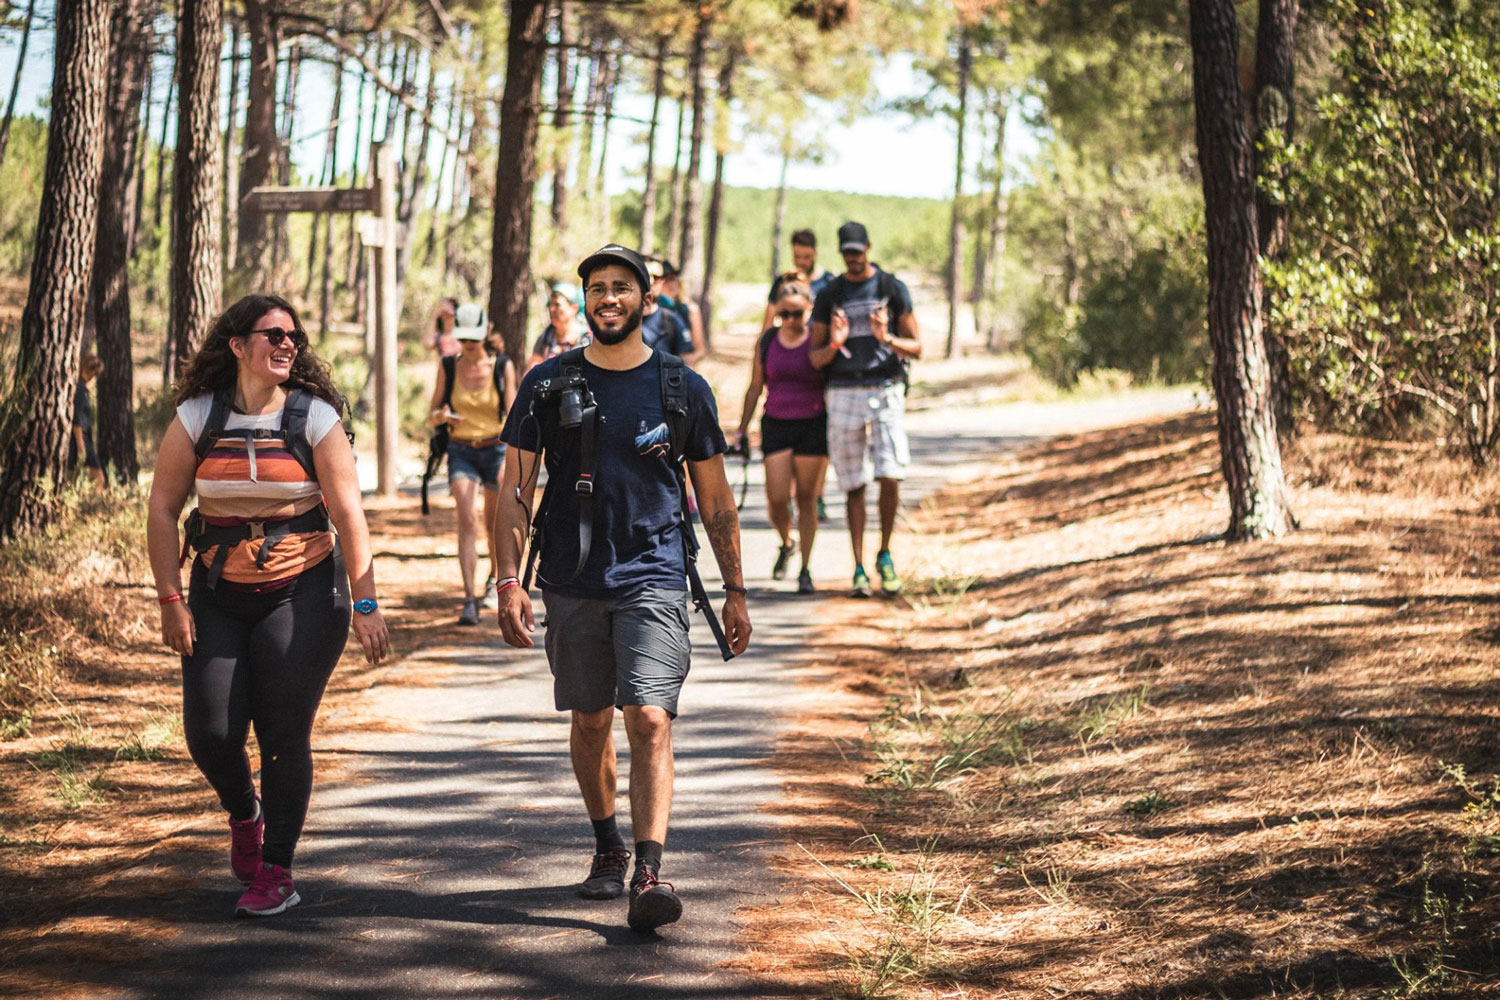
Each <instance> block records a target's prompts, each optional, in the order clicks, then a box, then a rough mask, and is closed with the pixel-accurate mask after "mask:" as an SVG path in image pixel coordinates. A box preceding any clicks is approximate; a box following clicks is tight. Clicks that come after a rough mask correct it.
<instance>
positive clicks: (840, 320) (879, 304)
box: [808, 222, 922, 597]
mask: <svg viewBox="0 0 1500 1000" xmlns="http://www.w3.org/2000/svg"><path fill="white" fill-rule="evenodd" d="M839 253H840V254H841V255H842V256H843V258H844V273H843V274H841V275H839V276H838V277H837V278H834V279H833V280H832V281H830V282H829V283H828V284H827V285H826V286H824V288H823V290H822V291H821V292H819V293H818V295H817V298H816V299H815V300H814V302H813V310H812V350H811V351H809V352H808V357H809V359H810V360H811V361H812V363H813V367H815V368H821V369H823V371H824V373H825V374H826V375H827V376H828V393H827V402H828V458H829V461H830V463H831V464H832V465H833V471H834V474H835V475H837V476H838V480H839V488H840V489H842V490H843V491H844V494H845V497H846V505H845V511H846V514H847V517H848V521H849V542H850V544H851V546H852V547H853V549H854V585H853V592H854V596H856V597H869V596H870V593H871V590H870V576H869V574H868V573H866V572H865V565H864V563H865V487H866V486H868V485H869V484H870V480H871V479H874V480H875V481H877V482H878V483H880V548H879V550H878V551H877V552H876V554H875V569H876V572H878V573H879V574H880V590H881V592H882V593H884V594H887V595H895V594H899V593H900V592H901V577H900V575H899V574H898V573H897V572H896V564H895V562H894V561H893V560H892V558H891V534H892V533H893V532H894V531H895V528H896V511H897V510H898V509H899V508H900V506H901V492H900V490H901V480H902V479H904V478H906V466H907V465H908V464H909V463H910V462H911V453H910V449H909V447H908V444H907V439H906V423H905V417H906V363H907V362H908V361H912V360H915V359H916V358H919V357H921V356H922V341H921V338H920V337H919V335H918V333H917V317H916V314H915V313H914V312H912V307H911V293H910V292H908V291H907V290H906V286H905V285H904V284H902V283H901V282H900V281H898V280H896V278H895V277H894V276H893V275H890V274H888V273H886V272H885V271H882V270H881V269H880V268H878V267H876V266H875V264H874V263H873V262H872V261H871V260H870V234H869V233H868V232H866V231H865V227H864V226H862V225H860V224H859V223H858V222H846V223H844V224H843V225H842V226H840V227H839Z"/></svg>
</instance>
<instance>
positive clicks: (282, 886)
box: [234, 863, 302, 917]
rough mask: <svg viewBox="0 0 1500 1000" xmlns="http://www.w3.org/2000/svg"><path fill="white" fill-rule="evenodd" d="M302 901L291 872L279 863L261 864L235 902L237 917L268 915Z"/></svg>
mask: <svg viewBox="0 0 1500 1000" xmlns="http://www.w3.org/2000/svg"><path fill="white" fill-rule="evenodd" d="M300 902H302V897H301V896H299V895H297V886H296V884H295V883H294V882H293V881H292V876H291V873H290V872H288V871H287V870H286V869H285V868H283V867H281V866H280V865H273V864H269V863H267V864H262V865H261V866H260V871H259V872H258V873H256V876H255V880H254V881H253V882H251V883H250V888H248V889H246V890H245V893H244V895H242V896H241V897H240V901H239V902H238V903H236V904H235V907H234V915H235V916H237V917H270V916H274V915H275V914H277V913H280V912H281V911H282V910H289V909H291V908H292V907H294V906H296V905H297V904H298V903H300Z"/></svg>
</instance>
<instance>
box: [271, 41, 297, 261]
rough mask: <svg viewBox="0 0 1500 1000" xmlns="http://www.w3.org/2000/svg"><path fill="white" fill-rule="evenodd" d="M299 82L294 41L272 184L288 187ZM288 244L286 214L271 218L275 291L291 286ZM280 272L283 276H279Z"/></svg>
mask: <svg viewBox="0 0 1500 1000" xmlns="http://www.w3.org/2000/svg"><path fill="white" fill-rule="evenodd" d="M301 81H302V43H301V42H300V41H294V42H292V44H291V45H290V46H289V47H288V49H287V56H286V84H285V91H284V92H283V94H282V95H281V123H280V125H279V127H278V136H277V142H276V183H277V184H280V185H281V186H282V187H287V186H289V185H290V184H291V183H292V136H293V134H294V133H295V131H296V128H297V88H298V85H299V84H300V83H301ZM291 259H292V242H291V231H290V226H289V221H288V219H287V214H286V213H285V212H276V213H273V214H272V215H271V275H272V278H271V280H272V281H273V282H274V283H275V284H276V285H277V286H278V287H285V286H289V285H291V283H292V276H291V269H292V264H291ZM283 269H284V270H285V272H286V273H285V274H283Z"/></svg>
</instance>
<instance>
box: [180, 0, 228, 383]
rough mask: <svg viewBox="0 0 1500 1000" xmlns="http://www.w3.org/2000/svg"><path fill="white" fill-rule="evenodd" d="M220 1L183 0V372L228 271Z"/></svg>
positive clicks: (216, 303)
mask: <svg viewBox="0 0 1500 1000" xmlns="http://www.w3.org/2000/svg"><path fill="white" fill-rule="evenodd" d="M221 3H222V0H178V14H177V74H178V84H177V107H178V110H177V151H176V154H175V156H174V157H173V160H172V274H171V287H172V313H171V323H172V340H173V344H174V346H175V348H176V352H177V362H178V371H181V370H182V365H183V364H184V363H185V362H186V361H187V360H188V359H189V358H190V357H192V356H193V353H194V352H195V351H197V349H198V344H199V343H200V342H202V340H203V333H204V331H205V330H207V329H208V324H209V323H210V322H211V321H212V320H213V318H214V315H215V314H216V313H218V311H219V283H220V280H221V275H222V272H223V267H224V260H223V255H222V253H221V252H220V248H219V229H218V227H217V226H205V225H203V220H204V219H211V218H213V216H214V212H215V211H216V210H217V209H218V207H219V50H220V48H222V47H223V45H224V26H223V21H222V20H221V18H222V13H223V12H222V8H221Z"/></svg>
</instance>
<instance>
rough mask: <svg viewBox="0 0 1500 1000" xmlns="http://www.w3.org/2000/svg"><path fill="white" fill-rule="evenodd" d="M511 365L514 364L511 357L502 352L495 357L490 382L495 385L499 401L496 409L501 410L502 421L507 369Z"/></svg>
mask: <svg viewBox="0 0 1500 1000" xmlns="http://www.w3.org/2000/svg"><path fill="white" fill-rule="evenodd" d="M511 364H514V362H512V361H511V360H510V355H509V354H506V353H505V352H504V351H501V352H500V353H499V354H497V355H495V364H494V367H493V368H492V369H491V370H490V381H491V382H493V383H494V385H495V396H496V398H497V399H498V400H499V402H498V403H496V409H497V410H499V415H500V419H501V420H502V421H503V420H504V419H505V369H506V368H507V367H508V366H510V365H511Z"/></svg>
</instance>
